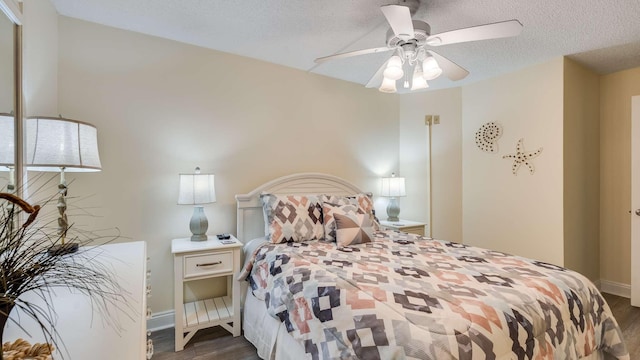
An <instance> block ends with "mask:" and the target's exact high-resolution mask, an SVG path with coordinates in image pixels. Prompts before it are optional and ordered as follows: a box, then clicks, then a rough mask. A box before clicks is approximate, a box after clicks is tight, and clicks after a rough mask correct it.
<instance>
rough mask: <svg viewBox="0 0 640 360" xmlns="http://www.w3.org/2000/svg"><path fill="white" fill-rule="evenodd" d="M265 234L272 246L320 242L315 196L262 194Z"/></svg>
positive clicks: (319, 207) (318, 207)
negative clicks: (312, 241) (317, 240)
mask: <svg viewBox="0 0 640 360" xmlns="http://www.w3.org/2000/svg"><path fill="white" fill-rule="evenodd" d="M261 199H262V208H263V210H264V221H265V232H266V233H267V235H268V236H269V240H270V241H271V242H272V243H281V242H291V241H292V242H301V241H309V240H316V239H321V238H322V237H323V236H324V228H323V226H322V205H321V203H320V200H319V199H318V197H317V196H315V195H273V194H262V196H261Z"/></svg>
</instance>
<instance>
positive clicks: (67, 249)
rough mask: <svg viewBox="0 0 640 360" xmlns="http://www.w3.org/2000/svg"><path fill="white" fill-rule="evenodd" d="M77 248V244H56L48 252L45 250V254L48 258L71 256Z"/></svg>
mask: <svg viewBox="0 0 640 360" xmlns="http://www.w3.org/2000/svg"><path fill="white" fill-rule="evenodd" d="M78 248H79V245H78V243H66V244H56V245H53V246H52V247H50V248H49V250H47V253H48V254H49V255H50V256H62V255H67V254H73V253H75V252H77V251H78Z"/></svg>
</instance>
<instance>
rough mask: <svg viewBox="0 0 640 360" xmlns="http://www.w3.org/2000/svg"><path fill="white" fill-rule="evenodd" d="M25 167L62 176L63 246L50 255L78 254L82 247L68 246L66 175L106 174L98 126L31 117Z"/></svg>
mask: <svg viewBox="0 0 640 360" xmlns="http://www.w3.org/2000/svg"><path fill="white" fill-rule="evenodd" d="M25 138H26V150H25V152H26V155H25V160H24V163H25V167H26V168H27V170H29V171H54V172H60V184H58V194H59V197H58V203H57V205H56V207H57V208H58V212H59V216H58V234H59V235H60V238H61V243H59V244H55V245H54V246H52V247H51V248H50V249H49V250H48V251H49V254H51V255H64V254H68V253H73V252H76V251H77V250H78V243H74V242H71V243H65V237H66V234H67V231H68V229H69V222H68V220H67V214H66V210H67V190H68V188H67V182H66V180H65V178H64V173H65V172H94V171H100V170H102V164H100V154H99V153H98V130H97V129H96V127H95V126H93V125H91V124H88V123H85V122H82V121H77V120H71V119H65V118H62V117H58V118H55V117H45V116H34V117H29V118H27V120H26V123H25Z"/></svg>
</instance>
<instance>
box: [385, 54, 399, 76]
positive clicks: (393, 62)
mask: <svg viewBox="0 0 640 360" xmlns="http://www.w3.org/2000/svg"><path fill="white" fill-rule="evenodd" d="M383 75H384V77H385V78H388V79H391V80H398V79H400V78H401V77H402V76H403V75H404V71H402V59H400V56H398V55H394V56H392V57H391V59H389V62H388V63H387V68H386V69H384V72H383Z"/></svg>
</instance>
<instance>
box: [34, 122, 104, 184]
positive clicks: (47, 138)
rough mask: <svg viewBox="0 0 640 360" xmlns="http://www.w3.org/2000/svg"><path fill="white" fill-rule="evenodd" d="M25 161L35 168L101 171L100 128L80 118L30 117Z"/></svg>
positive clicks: (40, 169) (35, 169) (36, 169)
mask: <svg viewBox="0 0 640 360" xmlns="http://www.w3.org/2000/svg"><path fill="white" fill-rule="evenodd" d="M26 139H27V141H26V142H27V149H26V152H27V153H26V158H25V165H26V167H27V170H31V171H60V168H64V169H65V171H67V172H87V171H100V170H101V169H102V165H101V164H100V155H99V153H98V130H97V129H96V127H95V126H93V125H91V124H87V123H84V122H80V121H77V120H70V119H63V118H49V117H40V116H37V117H30V118H27V121H26Z"/></svg>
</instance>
